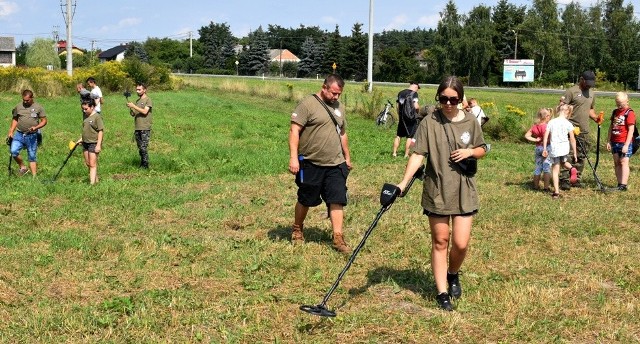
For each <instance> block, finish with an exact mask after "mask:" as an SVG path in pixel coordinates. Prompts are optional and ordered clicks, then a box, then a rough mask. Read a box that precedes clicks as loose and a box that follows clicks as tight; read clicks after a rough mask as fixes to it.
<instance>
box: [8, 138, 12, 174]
mask: <svg viewBox="0 0 640 344" xmlns="http://www.w3.org/2000/svg"><path fill="white" fill-rule="evenodd" d="M11 141H13V138H12V137H11V136H7V140H6V142H7V146H9V164H7V173H8V174H9V177H11V175H13V170H12V169H11V162H12V161H13V157H12V156H11Z"/></svg>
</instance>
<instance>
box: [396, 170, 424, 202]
mask: <svg viewBox="0 0 640 344" xmlns="http://www.w3.org/2000/svg"><path fill="white" fill-rule="evenodd" d="M424 169H425V166H424V165H422V166H420V168H419V169H418V170H417V171H416V173H414V174H413V177H411V180H410V181H409V183H408V184H407V187H406V188H404V191H402V192H401V193H400V197H404V196H405V195H406V194H407V193H408V192H409V189H411V185H413V182H415V181H416V179H420V180H422V179H423V178H424Z"/></svg>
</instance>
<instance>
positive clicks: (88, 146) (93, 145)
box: [82, 142, 98, 153]
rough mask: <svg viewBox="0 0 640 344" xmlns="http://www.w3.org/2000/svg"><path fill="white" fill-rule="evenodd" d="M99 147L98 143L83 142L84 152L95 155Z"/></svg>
mask: <svg viewBox="0 0 640 344" xmlns="http://www.w3.org/2000/svg"><path fill="white" fill-rule="evenodd" d="M97 145H98V144H97V143H86V142H82V150H83V151H89V152H90V153H95V152H96V146H97Z"/></svg>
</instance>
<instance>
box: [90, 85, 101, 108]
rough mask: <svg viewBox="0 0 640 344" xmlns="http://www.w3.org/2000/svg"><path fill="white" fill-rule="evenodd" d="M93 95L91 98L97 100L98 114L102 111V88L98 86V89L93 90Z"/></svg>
mask: <svg viewBox="0 0 640 344" xmlns="http://www.w3.org/2000/svg"><path fill="white" fill-rule="evenodd" d="M91 94H92V97H91V98H93V99H95V100H96V112H100V111H102V109H101V108H100V98H102V90H100V87H98V86H97V85H96V87H94V88H93V89H92V90H91Z"/></svg>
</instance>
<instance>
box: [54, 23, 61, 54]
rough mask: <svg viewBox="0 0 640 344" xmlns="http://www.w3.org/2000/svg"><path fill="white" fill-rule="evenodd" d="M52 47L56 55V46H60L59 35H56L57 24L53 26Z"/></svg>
mask: <svg viewBox="0 0 640 344" xmlns="http://www.w3.org/2000/svg"><path fill="white" fill-rule="evenodd" d="M52 34H53V42H54V43H53V49H55V51H56V55H58V48H60V44H59V43H58V42H60V36H59V35H58V25H54V26H53V32H52Z"/></svg>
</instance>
